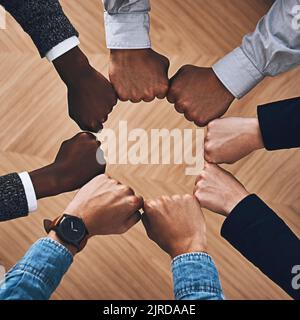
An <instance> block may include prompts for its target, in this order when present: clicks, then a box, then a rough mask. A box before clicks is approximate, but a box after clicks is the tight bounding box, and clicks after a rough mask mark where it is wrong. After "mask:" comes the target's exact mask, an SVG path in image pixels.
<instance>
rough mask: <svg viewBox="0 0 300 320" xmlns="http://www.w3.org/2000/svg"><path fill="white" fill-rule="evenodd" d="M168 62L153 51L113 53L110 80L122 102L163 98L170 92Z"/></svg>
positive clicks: (115, 51) (116, 51)
mask: <svg viewBox="0 0 300 320" xmlns="http://www.w3.org/2000/svg"><path fill="white" fill-rule="evenodd" d="M168 70H169V60H168V59H167V58H166V57H164V56H162V55H160V54H158V53H156V52H155V51H153V50H152V49H137V50H134V49H130V50H111V53H110V62H109V78H110V81H111V83H112V84H113V86H114V88H115V90H116V92H117V94H118V97H119V99H120V100H121V101H127V100H130V101H131V102H134V103H137V102H140V101H142V100H144V101H146V102H150V101H152V100H154V99H155V97H156V98H159V99H163V98H165V97H166V94H167V91H168V84H169V78H168Z"/></svg>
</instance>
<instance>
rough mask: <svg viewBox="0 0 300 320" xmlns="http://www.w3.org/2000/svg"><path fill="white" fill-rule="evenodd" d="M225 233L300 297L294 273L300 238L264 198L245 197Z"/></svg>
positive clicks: (255, 261) (262, 267)
mask: <svg viewBox="0 0 300 320" xmlns="http://www.w3.org/2000/svg"><path fill="white" fill-rule="evenodd" d="M299 222H300V218H299ZM221 235H222V236H223V237H224V238H225V239H226V240H227V241H228V242H229V243H230V244H231V245H232V246H233V247H235V248H236V249H237V250H238V251H239V252H240V253H241V254H242V255H243V256H244V257H246V258H247V259H248V260H249V261H250V262H252V263H253V264H254V265H255V266H256V267H257V268H259V269H260V270H261V271H262V272H263V273H264V274H265V275H266V276H267V277H269V278H270V279H271V280H272V281H274V282H275V283H276V284H277V285H279V286H280V287H281V288H282V289H283V290H284V291H285V292H287V293H288V294H289V295H290V296H291V297H293V298H294V299H300V289H298V290H297V288H295V289H294V288H293V278H294V277H295V274H293V273H292V270H293V267H294V266H297V265H300V240H299V239H298V238H297V236H296V235H295V234H294V233H293V232H292V231H291V229H290V228H289V227H288V226H287V225H286V224H285V223H284V221H283V220H282V219H280V218H279V217H278V216H277V215H276V213H275V212H274V211H273V210H272V209H270V208H269V207H268V206H267V205H266V204H265V203H264V202H263V201H262V200H261V199H260V198H258V197H257V196H256V195H250V196H248V197H247V198H245V199H244V200H242V201H241V202H240V203H239V204H238V205H237V206H236V207H235V208H234V209H233V211H232V212H231V214H230V215H229V216H228V217H227V219H226V220H225V222H224V224H223V226H222V230H221Z"/></svg>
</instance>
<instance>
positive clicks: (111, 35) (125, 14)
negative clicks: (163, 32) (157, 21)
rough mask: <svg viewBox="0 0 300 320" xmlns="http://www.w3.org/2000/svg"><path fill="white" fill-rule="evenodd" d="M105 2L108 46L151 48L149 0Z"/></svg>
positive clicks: (108, 0) (116, 47) (113, 47)
mask: <svg viewBox="0 0 300 320" xmlns="http://www.w3.org/2000/svg"><path fill="white" fill-rule="evenodd" d="M103 4H104V9H105V12H104V25H105V33H106V45H107V48H109V49H146V48H151V41H150V36H149V32H150V17H149V12H150V2H149V0H126V1H124V0H103Z"/></svg>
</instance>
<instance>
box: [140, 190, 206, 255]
mask: <svg viewBox="0 0 300 320" xmlns="http://www.w3.org/2000/svg"><path fill="white" fill-rule="evenodd" d="M144 211H145V213H144V214H143V217H142V221H143V224H144V226H145V229H146V231H147V234H148V236H149V238H150V239H151V240H153V241H154V242H156V243H157V244H158V246H159V247H160V248H161V249H162V250H164V251H166V252H167V253H168V254H169V255H170V256H171V257H172V258H175V257H176V256H178V255H181V254H185V253H191V252H206V251H207V240H206V224H205V220H204V216H203V213H202V211H201V208H200V205H199V203H198V201H197V200H196V198H195V197H193V196H191V195H183V196H179V195H175V196H172V197H167V196H164V197H161V198H159V199H157V200H149V201H146V202H145V204H144Z"/></svg>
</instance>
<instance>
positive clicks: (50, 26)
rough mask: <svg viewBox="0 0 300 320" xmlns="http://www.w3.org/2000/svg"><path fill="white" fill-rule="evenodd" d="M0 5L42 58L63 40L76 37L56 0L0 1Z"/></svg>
mask: <svg viewBox="0 0 300 320" xmlns="http://www.w3.org/2000/svg"><path fill="white" fill-rule="evenodd" d="M0 4H1V5H3V6H4V7H5V9H6V10H7V11H8V12H9V13H10V14H11V15H12V16H13V17H14V18H15V20H16V21H17V22H18V23H19V24H20V25H21V27H22V28H23V29H24V31H25V32H27V33H28V34H29V36H30V37H31V39H32V40H33V42H34V43H35V45H36V47H37V49H38V50H39V53H40V55H41V56H42V57H44V56H45V55H46V53H47V52H49V51H50V50H51V49H52V48H53V47H55V46H57V45H58V44H60V43H61V42H63V41H64V40H66V39H68V38H71V37H73V36H78V32H77V31H76V30H75V28H74V27H73V25H72V24H71V22H70V21H69V19H68V18H67V17H66V15H65V14H64V12H63V10H62V7H61V6H60V4H59V1H57V0H49V1H42V0H35V1H28V0H23V1H19V0H0Z"/></svg>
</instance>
